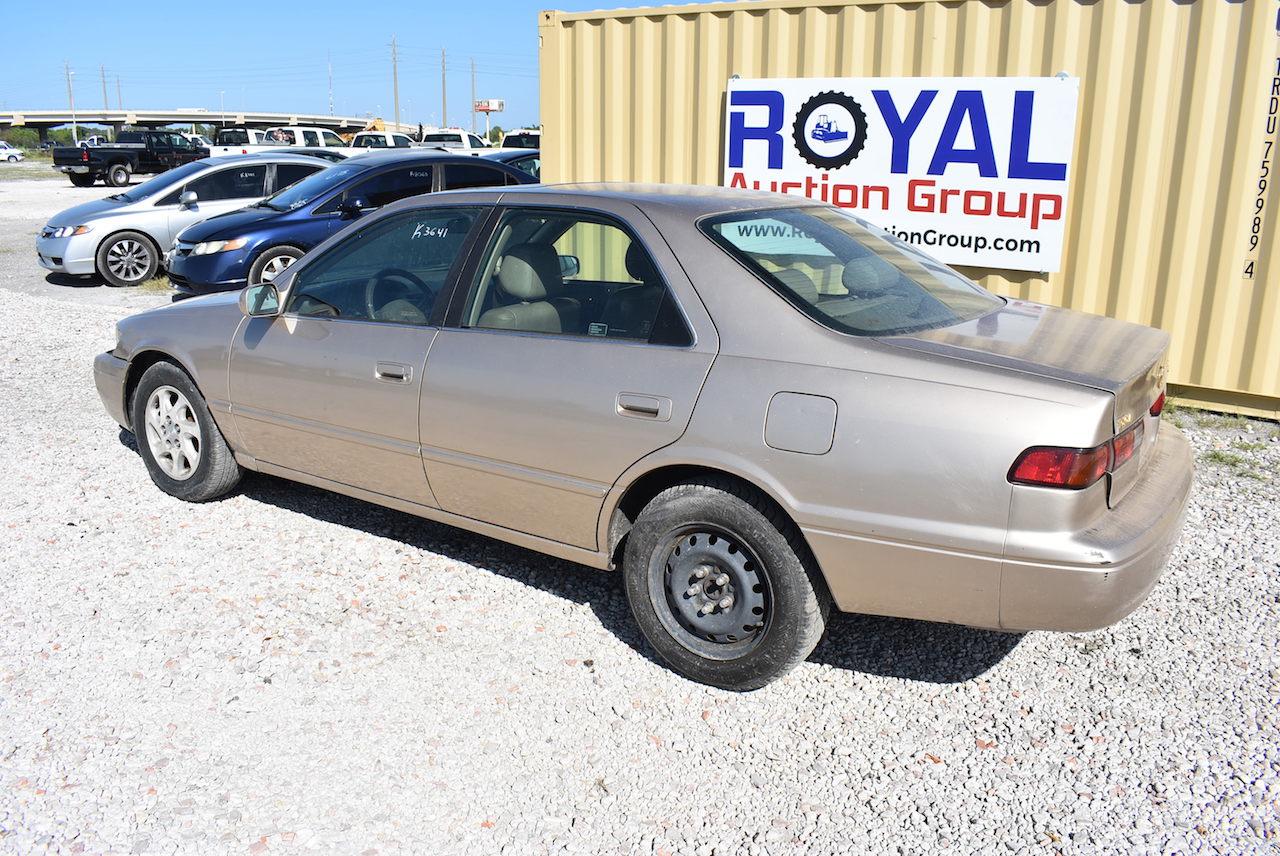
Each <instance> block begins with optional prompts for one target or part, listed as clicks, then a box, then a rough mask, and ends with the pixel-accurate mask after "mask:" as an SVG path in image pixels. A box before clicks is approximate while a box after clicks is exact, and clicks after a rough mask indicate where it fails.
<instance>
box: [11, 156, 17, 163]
mask: <svg viewBox="0 0 1280 856" xmlns="http://www.w3.org/2000/svg"><path fill="white" fill-rule="evenodd" d="M17 162H18V156H17V155H9V163H17Z"/></svg>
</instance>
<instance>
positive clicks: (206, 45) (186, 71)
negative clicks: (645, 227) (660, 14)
mask: <svg viewBox="0 0 1280 856" xmlns="http://www.w3.org/2000/svg"><path fill="white" fill-rule="evenodd" d="M609 5H618V6H622V5H642V4H640V3H624V2H619V3H617V4H610V3H608V2H601V0H585V2H584V0H577V2H575V0H564V2H555V0H540V1H539V2H527V0H526V1H525V2H520V0H486V2H468V0H453V1H452V2H424V0H419V2H402V0H365V2H361V0H345V2H340V3H338V2H329V0H315V2H311V0H306V2H302V3H298V2H280V0H265V2H257V3H246V2H233V0H209V2H200V3H187V2H182V0H158V2H156V3H146V4H137V3H129V2H119V0H74V2H60V3H57V4H53V5H51V4H48V3H30V2H20V3H16V4H10V5H9V6H8V7H7V8H5V10H4V12H3V13H0V32H3V37H2V38H3V45H4V48H3V51H0V110H13V109H41V108H61V107H65V106H66V104H67V89H66V80H65V77H64V76H63V61H64V60H65V61H67V62H70V63H71V67H72V69H73V70H74V71H75V76H74V78H73V80H74V82H75V96H76V105H77V106H80V105H86V106H96V107H101V106H102V82H101V76H100V72H99V66H105V67H106V76H107V96H108V101H109V103H110V105H111V107H113V108H114V107H115V106H116V77H117V75H118V76H119V78H120V88H121V91H122V94H123V98H124V106H125V107H126V108H128V107H147V108H161V107H167V108H173V107H208V108H209V109H210V110H214V111H217V110H218V109H219V91H222V92H223V93H224V94H223V95H222V98H223V99H224V100H225V104H226V109H227V110H238V109H240V108H242V107H243V108H244V109H249V110H280V111H299V112H315V113H327V112H328V110H329V92H328V77H327V74H326V55H327V56H328V57H330V58H331V60H332V63H333V98H334V112H336V113H340V114H347V115H364V114H365V113H373V114H380V115H382V116H384V117H386V118H391V115H392V95H391V48H390V42H391V37H392V35H395V36H396V40H397V43H398V45H399V54H400V114H401V119H402V121H415V122H422V123H424V124H440V49H441V48H442V47H443V48H445V49H446V50H447V62H448V65H447V75H448V99H449V101H448V104H449V117H448V118H449V123H450V124H463V125H469V124H470V121H471V113H470V106H471V100H470V99H471V74H470V62H471V60H472V59H473V58H474V59H475V62H476V94H477V96H478V97H480V98H505V99H506V102H507V112H506V113H502V114H494V117H493V121H494V123H496V124H499V125H502V126H503V127H508V128H510V127H516V126H520V125H525V124H527V123H533V122H536V121H537V117H538V27H537V20H538V18H537V16H538V13H539V11H540V10H542V9H544V8H557V9H563V10H566V11H580V10H585V9H593V8H600V7H601V6H609ZM122 11H123V12H124V16H123V20H122V18H121V14H120V13H121V12H122ZM480 126H481V127H483V117H480Z"/></svg>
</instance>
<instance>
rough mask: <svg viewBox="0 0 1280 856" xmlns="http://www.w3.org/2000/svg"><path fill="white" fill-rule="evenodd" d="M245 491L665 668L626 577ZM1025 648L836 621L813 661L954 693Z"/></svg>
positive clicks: (938, 630)
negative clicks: (946, 687)
mask: <svg viewBox="0 0 1280 856" xmlns="http://www.w3.org/2000/svg"><path fill="white" fill-rule="evenodd" d="M120 443H121V445H123V446H125V447H127V448H128V449H130V450H131V451H132V452H133V453H134V454H137V452H138V447H137V443H136V441H135V440H134V437H133V435H132V434H130V433H129V432H127V431H124V430H121V431H120ZM238 492H239V493H241V494H242V495H244V496H246V497H248V498H249V499H253V500H256V501H258V502H263V503H266V504H268V505H274V506H276V507H277V508H282V509H284V510H286V511H292V512H295V513H298V514H305V515H307V516H308V517H313V518H315V519H316V520H322V521H324V522H326V523H334V524H337V525H339V526H346V527H348V528H350V529H355V530H358V531H360V532H365V533H367V534H370V535H376V536H378V537H383V538H390V539H393V540H396V541H400V542H402V543H404V544H405V545H407V546H409V547H412V548H414V549H418V550H426V551H428V552H431V553H438V554H440V555H442V556H446V557H448V558H450V559H453V560H454V561H458V562H463V563H465V564H468V565H471V566H473V567H475V568H477V569H478V570H480V571H483V572H487V573H492V574H498V575H499V576H503V577H506V578H507V579H511V580H515V581H517V582H520V583H523V584H524V585H528V586H532V587H534V588H538V589H541V590H543V591H545V592H549V593H550V594H553V595H555V596H556V597H560V598H564V599H565V600H569V601H572V602H574V603H578V604H584V605H586V606H588V607H590V608H591V610H592V612H594V613H595V614H596V617H597V618H599V620H600V623H601V625H603V626H604V628H605V629H606V630H608V631H609V632H610V633H612V634H614V635H615V636H617V637H618V638H619V639H621V640H622V641H623V642H625V643H626V644H627V645H629V646H631V648H633V649H634V650H635V651H637V652H638V653H640V654H641V655H643V656H644V657H646V658H648V659H649V660H651V661H653V662H659V661H658V660H657V658H656V657H655V656H654V654H653V652H652V651H651V650H650V648H649V646H648V645H647V644H646V643H645V641H644V638H643V637H642V636H641V635H640V631H639V630H638V629H637V628H636V626H635V622H634V620H633V619H632V617H631V609H630V607H628V606H627V599H626V595H625V594H624V593H623V590H622V580H621V577H620V576H619V575H618V574H615V573H611V572H608V571H599V570H596V569H594V568H588V567H586V566H584V565H578V564H574V563H572V562H566V561H564V560H562V559H556V558H553V557H551V556H544V555H542V554H541V553H535V552H533V551H531V550H525V549H523V548H521V547H515V546H512V545H510V544H506V543H504V542H502V541H497V540H494V539H492V538H487V537H485V536H483V535H476V534H474V533H471V532H467V531H465V530H462V529H456V528H454V527H452V526H446V525H443V524H440V523H434V522H432V521H430V520H424V519H422V518H419V517H415V516H413V515H411V514H406V513H404V512H400V511H395V510H393V509H389V508H383V507H381V506H377V505H371V504H369V503H366V502H363V501H361V500H358V499H352V498H350V497H346V496H342V495H341V494H336V493H329V492H328V491H324V490H320V489H318V488H313V487H310V486H308V485H303V484H297V483H294V482H290V481H286V480H284V479H278V478H274V477H272V476H265V475H262V474H260V473H246V474H245V478H244V481H242V482H241V483H240V486H239V488H238ZM193 513H199V509H198V507H194V506H193ZM1021 640H1022V636H1021V635H1020V634H1014V633H999V632H996V631H988V630H975V629H972V628H969V627H962V626H960V625H955V624H935V623H932V622H927V621H911V620H908V619H902V618H882V617H879V616H871V615H845V614H841V613H832V615H831V618H830V620H829V621H828V624H827V633H826V636H825V637H824V638H823V640H822V642H821V643H819V645H818V647H817V649H816V650H815V651H814V652H813V654H812V655H811V656H810V657H809V659H810V661H812V662H815V663H826V664H827V665H830V666H832V667H834V668H837V669H846V670H850V671H855V672H864V673H867V674H872V675H881V676H884V677H892V678H905V679H907V680H913V681H926V682H929V683H940V684H949V683H960V682H963V681H967V680H971V679H973V678H976V677H978V676H980V675H982V674H983V673H985V672H987V671H988V670H990V669H991V668H993V667H994V666H996V665H997V664H998V663H999V662H1000V661H1001V660H1003V659H1004V658H1005V656H1007V655H1008V654H1009V652H1011V651H1012V650H1013V649H1014V648H1015V647H1017V645H1018V643H1019V642H1020V641H1021ZM664 668H665V667H664Z"/></svg>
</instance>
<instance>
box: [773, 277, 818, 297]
mask: <svg viewBox="0 0 1280 856" xmlns="http://www.w3.org/2000/svg"><path fill="white" fill-rule="evenodd" d="M773 276H774V278H775V279H777V280H779V281H780V282H781V283H782V284H783V285H785V286H786V287H787V288H789V289H791V290H792V291H794V292H795V293H796V296H798V297H799V298H800V299H801V300H803V301H805V302H806V303H817V302H818V286H817V284H816V283H815V282H814V281H813V280H812V279H810V278H809V275H808V274H806V273H805V272H804V271H801V270H796V269H795V268H783V269H782V270H775V271H773Z"/></svg>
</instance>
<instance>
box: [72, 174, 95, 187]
mask: <svg viewBox="0 0 1280 856" xmlns="http://www.w3.org/2000/svg"><path fill="white" fill-rule="evenodd" d="M67 177H68V178H70V179H71V183H72V184H74V185H75V186H76V187H93V182H94V181H95V180H96V179H95V178H94V177H93V176H92V175H91V174H89V173H87V172H69V173H67Z"/></svg>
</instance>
